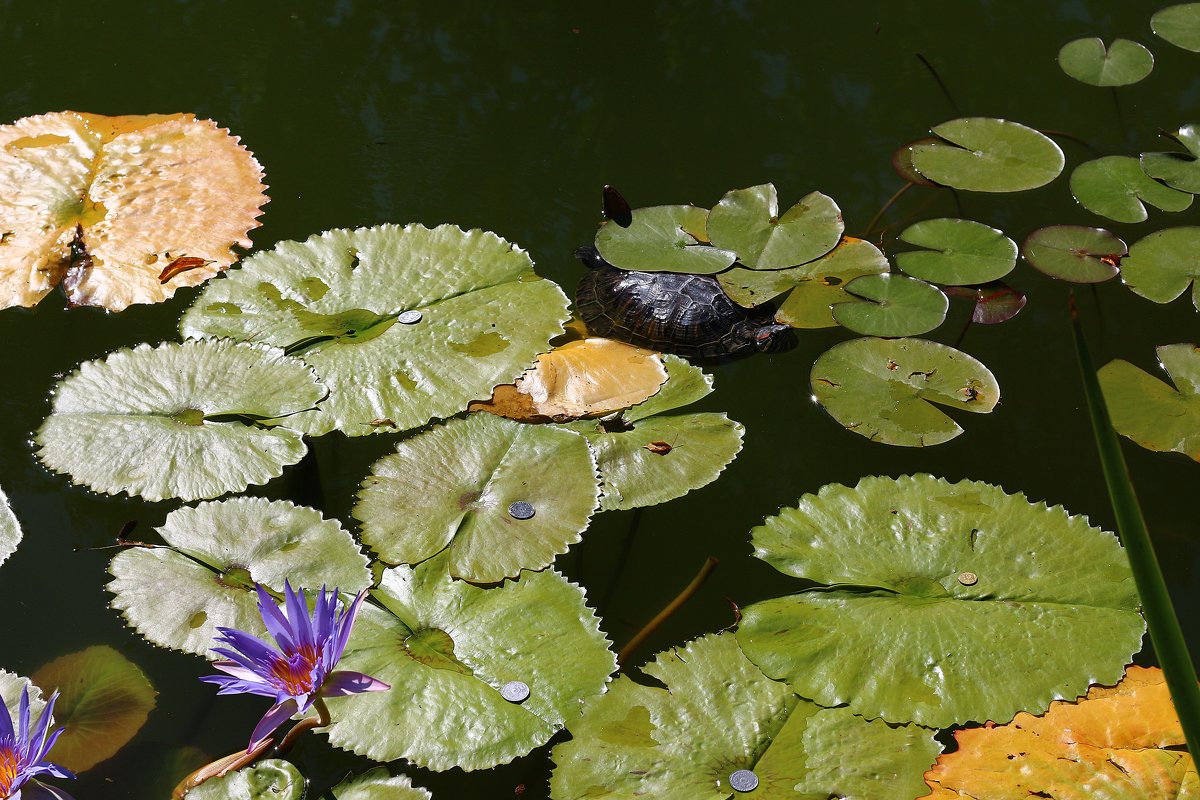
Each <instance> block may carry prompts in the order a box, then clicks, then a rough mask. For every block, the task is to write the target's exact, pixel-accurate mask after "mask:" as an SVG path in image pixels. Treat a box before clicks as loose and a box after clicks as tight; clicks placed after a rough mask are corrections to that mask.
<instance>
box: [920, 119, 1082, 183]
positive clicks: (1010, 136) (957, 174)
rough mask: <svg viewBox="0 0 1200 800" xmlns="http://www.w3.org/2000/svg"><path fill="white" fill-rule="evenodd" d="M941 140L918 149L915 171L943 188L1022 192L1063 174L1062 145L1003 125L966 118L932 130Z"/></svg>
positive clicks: (1010, 124) (999, 121) (1002, 122)
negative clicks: (1060, 147)
mask: <svg viewBox="0 0 1200 800" xmlns="http://www.w3.org/2000/svg"><path fill="white" fill-rule="evenodd" d="M933 133H935V134H937V135H938V136H940V137H941V138H942V139H943V140H945V141H941V142H935V143H933V144H914V145H913V146H912V148H911V150H912V163H913V166H914V167H915V168H916V169H917V170H918V171H919V172H920V173H921V174H922V175H924V176H925V177H926V178H929V179H930V180H932V181H936V182H937V183H940V184H942V185H944V186H952V187H954V188H955V189H966V190H969V191H974V192H1019V191H1023V190H1025V189H1036V188H1037V187H1039V186H1045V185H1046V184H1047V183H1049V182H1050V181H1052V180H1054V179H1055V178H1057V177H1058V175H1059V173H1060V172H1062V168H1063V163H1064V159H1063V153H1062V150H1060V149H1059V147H1058V145H1057V144H1055V143H1054V142H1053V141H1051V140H1050V139H1049V138H1048V137H1046V136H1044V135H1043V134H1041V133H1038V132H1037V131H1035V130H1033V129H1032V128H1027V127H1025V126H1024V125H1020V124H1018V123H1016V122H1009V121H1007V120H1003V119H992V118H989V117H967V118H963V119H954V120H950V121H949V122H944V123H942V124H941V125H938V126H937V127H935V128H933Z"/></svg>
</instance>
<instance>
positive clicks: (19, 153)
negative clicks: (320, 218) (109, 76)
mask: <svg viewBox="0 0 1200 800" xmlns="http://www.w3.org/2000/svg"><path fill="white" fill-rule="evenodd" d="M262 177H263V172H262V167H260V166H259V164H258V162H257V161H256V160H255V159H254V156H253V155H251V154H250V152H249V151H248V150H246V148H244V147H242V146H241V144H239V143H238V138H237V137H236V136H233V135H231V134H230V133H229V131H227V130H225V129H224V128H220V127H218V126H217V124H216V123H215V122H212V121H211V120H198V119H196V118H195V117H194V116H193V115H191V114H147V115H138V116H122V117H106V116H102V115H99V114H85V113H79V112H75V111H62V112H55V113H51V114H43V115H40V116H34V117H25V118H23V119H20V120H17V121H16V122H15V123H13V124H11V125H0V187H4V188H3V192H2V193H0V308H8V307H10V306H33V305H36V304H37V303H38V301H40V300H41V299H42V298H43V297H45V296H46V295H47V294H49V292H50V291H51V290H52V289H53V288H54V287H55V286H57V285H59V284H60V283H61V284H62V286H63V290H64V291H65V292H66V295H67V301H68V302H69V303H70V304H71V305H74V306H101V307H103V308H107V309H109V310H111V311H120V310H121V309H123V308H125V307H126V306H128V305H131V304H133V303H158V302H161V301H163V300H166V299H167V298H169V297H171V295H173V294H174V293H175V290H176V289H179V288H180V287H184V286H195V285H197V284H200V283H203V282H204V281H206V280H208V279H209V278H211V277H212V276H214V275H216V274H217V273H219V272H221V271H222V270H224V269H226V268H227V267H229V266H230V265H231V264H232V263H233V262H235V261H237V259H238V256H237V254H236V253H234V251H233V249H232V248H233V246H234V245H239V246H241V247H249V246H250V240H249V238H247V232H248V231H250V230H251V229H252V228H255V227H257V226H258V222H257V217H258V216H259V215H260V214H261V213H262V212H261V211H260V210H259V209H260V208H261V206H262V205H263V204H264V203H266V202H267V196H266V194H265V193H264V189H265V188H266V187H265V186H264V184H263V183H262Z"/></svg>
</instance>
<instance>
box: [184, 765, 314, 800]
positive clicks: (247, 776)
mask: <svg viewBox="0 0 1200 800" xmlns="http://www.w3.org/2000/svg"><path fill="white" fill-rule="evenodd" d="M307 792H308V780H307V779H306V778H305V777H304V776H303V775H301V774H300V770H298V769H296V767H295V765H294V764H291V763H289V762H287V761H282V760H280V759H277V758H269V759H267V760H265V761H259V762H256V763H255V764H252V765H251V766H249V767H243V768H241V769H239V770H237V771H236V772H231V773H229V774H228V775H226V776H225V777H223V778H209V779H208V780H206V781H205V782H204V783H202V784H200V785H199V786H197V787H196V788H195V789H192V790H191V791H190V792H188V793H187V800H304V798H305V795H306V794H307Z"/></svg>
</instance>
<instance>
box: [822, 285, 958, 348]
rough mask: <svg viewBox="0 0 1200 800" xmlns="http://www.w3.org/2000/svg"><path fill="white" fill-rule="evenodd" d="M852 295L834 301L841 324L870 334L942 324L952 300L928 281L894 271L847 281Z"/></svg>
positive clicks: (915, 331)
mask: <svg viewBox="0 0 1200 800" xmlns="http://www.w3.org/2000/svg"><path fill="white" fill-rule="evenodd" d="M846 293H847V294H849V295H850V296H851V297H852V298H859V299H851V300H848V301H846V302H844V303H835V304H834V306H833V318H834V319H835V320H836V321H837V323H838V324H839V325H841V326H842V327H844V328H848V329H850V330H852V331H854V332H855V333H862V334H866V335H868V336H915V335H917V334H921V333H926V332H928V331H931V330H933V329H934V328H936V327H937V326H938V325H941V324H942V322H943V320H945V319H946V309H947V308H948V307H949V305H950V301H949V300H948V299H947V297H946V295H945V294H944V293H943V292H942V290H941V289H938V288H937V287H936V286H932V285H930V284H928V283H926V282H925V281H922V280H917V279H916V278H909V277H908V276H906V275H896V274H894V273H891V274H885V275H863V276H862V277H861V278H855V279H854V280H853V281H851V282H850V283H848V284H846Z"/></svg>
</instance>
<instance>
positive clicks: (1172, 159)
mask: <svg viewBox="0 0 1200 800" xmlns="http://www.w3.org/2000/svg"><path fill="white" fill-rule="evenodd" d="M1163 135H1164V136H1169V137H1170V138H1172V139H1174V140H1175V141H1177V142H1179V143H1180V144H1181V145H1183V146H1184V147H1185V148H1187V151H1188V153H1187V155H1185V154H1183V153H1142V158H1141V162H1142V170H1143V171H1144V172H1145V173H1146V174H1147V175H1149V176H1150V177H1151V178H1156V179H1158V180H1160V181H1162V182H1163V183H1165V184H1166V185H1167V186H1170V187H1171V188H1172V189H1178V190H1179V191H1181V192H1190V193H1191V194H1200V128H1198V127H1197V126H1196V125H1184V126H1182V127H1181V128H1180V129H1179V130H1178V131H1176V132H1175V133H1173V134H1163Z"/></svg>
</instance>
